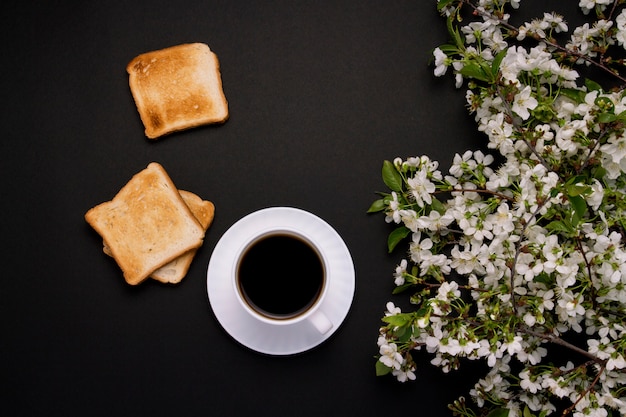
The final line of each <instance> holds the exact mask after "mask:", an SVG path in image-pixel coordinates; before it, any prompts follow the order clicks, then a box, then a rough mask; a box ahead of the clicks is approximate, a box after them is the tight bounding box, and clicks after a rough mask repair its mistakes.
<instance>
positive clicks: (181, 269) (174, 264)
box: [102, 190, 215, 284]
mask: <svg viewBox="0 0 626 417" xmlns="http://www.w3.org/2000/svg"><path fill="white" fill-rule="evenodd" d="M178 192H179V193H180V195H181V197H183V200H184V201H185V204H187V206H188V207H189V209H190V210H191V212H192V213H193V215H194V217H195V218H196V219H197V220H198V221H199V222H200V225H202V227H203V228H204V230H205V233H206V230H207V229H208V228H209V226H211V223H212V222H213V217H214V215H215V206H214V205H213V203H212V202H210V201H206V200H203V199H201V198H200V197H198V196H197V195H196V194H194V193H192V192H189V191H185V190H178ZM102 250H103V251H104V253H106V254H107V255H109V256H111V255H112V254H111V249H109V247H108V246H107V245H106V243H104V246H103V248H102ZM196 251H197V250H196V249H191V250H190V251H187V252H185V253H184V254H182V255H180V256H179V257H178V258H176V259H174V260H173V261H171V262H169V263H168V264H166V265H163V266H162V267H160V268H159V269H157V270H156V271H154V272H153V273H152V274H151V275H150V278H153V279H155V280H157V281H160V282H163V283H167V284H178V283H179V282H180V281H182V280H183V278H185V276H186V275H187V271H188V270H189V266H190V265H191V262H192V261H193V258H194V257H195V255H196Z"/></svg>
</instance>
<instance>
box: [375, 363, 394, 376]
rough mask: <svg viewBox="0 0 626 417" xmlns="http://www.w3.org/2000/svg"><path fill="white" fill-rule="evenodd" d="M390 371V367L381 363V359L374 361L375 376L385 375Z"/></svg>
mask: <svg viewBox="0 0 626 417" xmlns="http://www.w3.org/2000/svg"><path fill="white" fill-rule="evenodd" d="M390 372H391V368H390V367H388V366H387V365H385V364H384V363H382V362H381V361H376V376H383V375H387V374H388V373H390Z"/></svg>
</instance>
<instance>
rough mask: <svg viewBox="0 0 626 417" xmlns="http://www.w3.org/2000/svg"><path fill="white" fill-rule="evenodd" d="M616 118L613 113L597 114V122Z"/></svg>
mask: <svg viewBox="0 0 626 417" xmlns="http://www.w3.org/2000/svg"><path fill="white" fill-rule="evenodd" d="M616 120H617V116H616V115H614V114H613V113H600V114H599V115H598V122H600V123H611V122H614V121H616Z"/></svg>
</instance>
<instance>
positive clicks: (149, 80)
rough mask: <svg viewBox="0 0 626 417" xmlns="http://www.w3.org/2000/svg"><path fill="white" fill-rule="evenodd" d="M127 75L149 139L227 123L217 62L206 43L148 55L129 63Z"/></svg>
mask: <svg viewBox="0 0 626 417" xmlns="http://www.w3.org/2000/svg"><path fill="white" fill-rule="evenodd" d="M126 71H127V72H128V74H129V85H130V90H131V92H132V95H133V98H134V99H135V104H136V106H137V110H138V111H139V115H140V117H141V121H142V122H143V124H144V127H145V133H146V136H147V137H148V138H150V139H156V138H158V137H160V136H164V135H167V134H169V133H172V132H176V131H179V130H184V129H189V128H192V127H196V126H201V125H207V124H213V123H223V122H225V121H226V120H227V119H228V102H227V101H226V97H225V95H224V91H223V88H222V77H221V73H220V65H219V60H218V58H217V55H215V54H214V53H213V52H212V51H211V50H210V49H209V47H208V46H207V45H206V44H203V43H189V44H182V45H177V46H172V47H169V48H165V49H160V50H157V51H152V52H146V53H144V54H141V55H139V56H137V57H135V58H134V59H133V60H132V61H130V62H129V63H128V65H127V66H126Z"/></svg>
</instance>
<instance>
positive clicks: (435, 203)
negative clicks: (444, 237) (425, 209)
mask: <svg viewBox="0 0 626 417" xmlns="http://www.w3.org/2000/svg"><path fill="white" fill-rule="evenodd" d="M430 206H431V207H432V209H433V210H435V211H436V212H438V213H439V214H444V213H445V212H446V207H445V206H444V205H443V203H442V202H441V201H439V200H438V199H437V198H436V197H432V203H431V204H430Z"/></svg>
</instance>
